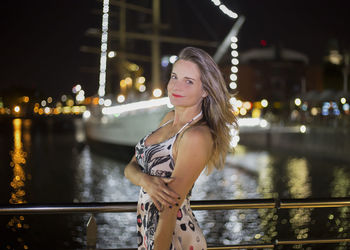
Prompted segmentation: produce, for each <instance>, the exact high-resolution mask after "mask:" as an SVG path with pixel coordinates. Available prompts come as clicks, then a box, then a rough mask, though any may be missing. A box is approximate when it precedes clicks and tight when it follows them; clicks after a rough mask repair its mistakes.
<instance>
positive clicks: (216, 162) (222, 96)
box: [177, 47, 238, 174]
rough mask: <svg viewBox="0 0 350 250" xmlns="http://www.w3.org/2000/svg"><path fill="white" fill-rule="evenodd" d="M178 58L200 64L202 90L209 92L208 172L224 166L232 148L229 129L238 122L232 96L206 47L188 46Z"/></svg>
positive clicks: (206, 103) (205, 110) (204, 109)
mask: <svg viewBox="0 0 350 250" xmlns="http://www.w3.org/2000/svg"><path fill="white" fill-rule="evenodd" d="M177 60H185V61H190V62H192V63H195V64H196V65H197V66H198V68H199V70H200V73H201V81H202V84H203V89H204V90H205V91H206V92H207V94H208V95H207V96H206V97H205V98H204V99H203V102H202V112H203V118H202V122H205V123H206V124H207V126H208V127H209V129H210V132H211V135H212V138H213V152H212V155H211V157H210V158H209V161H208V164H207V169H206V172H207V174H209V173H210V172H211V171H212V170H213V169H214V168H217V169H222V168H224V164H225V159H226V155H227V153H228V152H229V151H233V149H232V150H231V146H230V141H231V133H230V131H231V128H232V127H233V128H235V129H238V124H237V118H236V117H235V115H234V113H233V108H232V105H231V104H230V97H231V95H230V93H229V92H228V90H227V87H226V83H225V81H224V78H223V76H222V74H221V71H220V69H219V67H218V65H217V64H216V63H215V61H214V60H213V58H212V57H211V56H210V55H209V54H208V53H207V52H205V51H204V50H202V49H199V48H194V47H186V48H184V49H183V50H181V52H180V54H179V56H178V59H177ZM198 124H199V125H200V124H201V123H200V122H199V123H198Z"/></svg>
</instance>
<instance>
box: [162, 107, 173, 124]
mask: <svg viewBox="0 0 350 250" xmlns="http://www.w3.org/2000/svg"><path fill="white" fill-rule="evenodd" d="M174 114H175V112H174V110H171V111H169V112H168V113H167V114H166V115H165V116H164V117H163V119H162V121H161V122H160V126H161V125H163V124H164V123H166V122H167V121H169V120H172V119H174Z"/></svg>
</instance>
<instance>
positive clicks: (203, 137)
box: [183, 125, 213, 148]
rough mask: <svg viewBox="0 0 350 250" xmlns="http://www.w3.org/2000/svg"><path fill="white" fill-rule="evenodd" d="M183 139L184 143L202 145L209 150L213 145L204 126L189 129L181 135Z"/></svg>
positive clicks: (208, 130) (210, 136) (208, 131)
mask: <svg viewBox="0 0 350 250" xmlns="http://www.w3.org/2000/svg"><path fill="white" fill-rule="evenodd" d="M183 138H184V139H186V141H192V142H193V143H203V144H205V145H206V146H208V148H211V145H212V143H213V138H212V135H211V132H210V129H209V127H208V126H206V125H199V126H191V127H189V128H188V129H186V131H185V133H184V134H183Z"/></svg>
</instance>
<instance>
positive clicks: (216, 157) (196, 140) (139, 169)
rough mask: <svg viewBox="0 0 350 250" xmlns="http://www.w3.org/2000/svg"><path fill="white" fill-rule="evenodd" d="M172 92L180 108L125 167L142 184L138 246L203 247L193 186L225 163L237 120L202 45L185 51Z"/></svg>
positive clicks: (144, 141) (175, 72) (156, 249)
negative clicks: (192, 200)
mask: <svg viewBox="0 0 350 250" xmlns="http://www.w3.org/2000/svg"><path fill="white" fill-rule="evenodd" d="M168 96H169V98H170V101H171V103H172V104H173V105H174V107H175V108H174V110H173V111H171V112H169V113H168V114H167V115H166V116H165V117H164V119H163V120H162V121H161V125H160V127H159V128H158V129H157V130H155V131H154V132H152V133H151V134H149V135H146V136H145V137H144V138H143V139H141V141H140V142H139V143H138V144H137V145H136V153H135V156H134V157H133V158H132V160H131V161H130V163H129V164H128V165H127V166H126V168H125V171H124V172H125V176H126V177H127V178H128V179H129V180H130V181H131V182H132V183H133V184H135V185H139V186H141V190H140V195H139V200H138V205H137V225H138V227H137V228H138V249H139V250H143V249H147V250H150V249H154V250H166V249H176V250H180V249H186V250H197V249H198V250H202V249H206V248H207V246H206V241H205V239H204V236H203V233H202V231H201V230H200V228H199V226H198V223H197V220H196V218H195V217H194V214H193V213H192V210H191V208H190V200H189V199H190V194H191V189H192V187H193V185H194V183H195V181H196V180H197V178H198V176H199V175H200V173H201V172H202V171H203V170H204V168H205V167H206V170H207V173H210V172H211V171H212V170H213V168H214V167H216V168H218V169H220V168H222V167H223V166H224V161H225V157H226V153H227V152H228V150H229V148H230V146H229V145H230V127H229V126H230V125H234V126H236V127H237V123H236V118H235V116H234V115H233V112H232V106H231V105H230V103H229V97H230V95H229V93H228V91H227V88H226V84H225V82H224V80H223V77H222V75H221V73H220V70H219V68H218V66H217V65H216V63H215V62H214V60H213V59H212V58H211V57H210V56H209V55H208V54H207V53H206V52H204V51H203V50H201V49H198V48H193V47H187V48H185V49H183V50H182V51H181V52H180V55H179V57H178V60H177V61H176V63H175V64H174V66H173V69H172V72H171V78H170V80H169V83H168Z"/></svg>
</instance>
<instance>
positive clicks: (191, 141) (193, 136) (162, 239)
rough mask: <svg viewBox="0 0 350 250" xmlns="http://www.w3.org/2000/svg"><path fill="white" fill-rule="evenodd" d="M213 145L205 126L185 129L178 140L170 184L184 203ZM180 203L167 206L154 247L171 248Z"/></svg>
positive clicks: (160, 221)
mask: <svg viewBox="0 0 350 250" xmlns="http://www.w3.org/2000/svg"><path fill="white" fill-rule="evenodd" d="M211 149H212V138H211V135H210V132H209V130H208V129H207V128H205V127H194V128H191V129H189V130H188V131H186V133H185V134H184V135H183V137H182V138H181V141H180V142H179V146H178V151H177V158H176V165H175V169H174V172H173V174H172V177H174V181H173V182H171V183H170V184H169V186H170V188H171V189H172V190H174V191H176V192H177V193H178V194H179V195H180V197H181V199H180V201H179V203H178V204H180V205H181V204H182V202H183V201H184V199H185V197H186V195H187V194H188V192H189V191H190V189H191V188H192V186H193V184H194V183H195V181H196V180H197V178H198V176H199V175H200V173H201V172H202V171H203V169H204V168H205V165H206V164H207V161H208V159H209V156H210V153H211ZM178 209H179V207H178V206H171V207H166V208H164V209H163V211H162V212H161V213H160V215H159V222H158V225H157V229H156V233H155V241H154V250H164V249H169V248H170V244H171V240H172V235H173V231H174V228H175V223H176V215H177V211H178Z"/></svg>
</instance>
